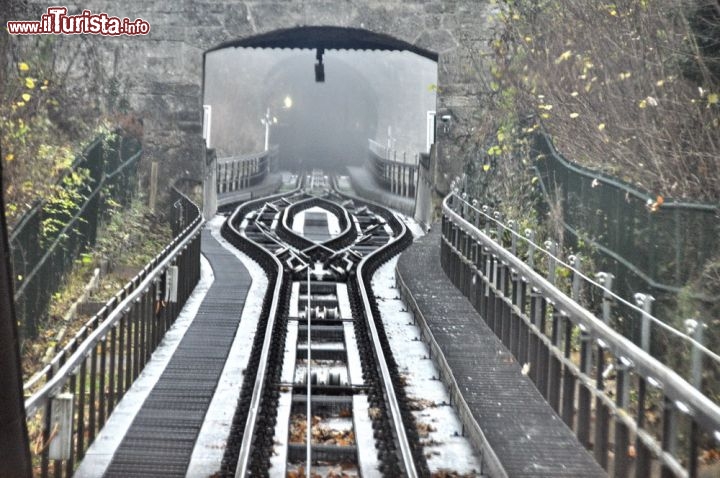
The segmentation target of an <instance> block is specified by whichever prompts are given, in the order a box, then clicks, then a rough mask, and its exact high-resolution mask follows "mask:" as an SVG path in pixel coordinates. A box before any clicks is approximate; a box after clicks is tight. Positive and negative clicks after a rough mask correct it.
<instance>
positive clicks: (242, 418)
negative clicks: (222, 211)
mask: <svg viewBox="0 0 720 478" xmlns="http://www.w3.org/2000/svg"><path fill="white" fill-rule="evenodd" d="M313 207H321V208H322V209H325V210H326V211H328V213H330V214H333V215H334V216H336V217H337V219H338V223H339V226H340V230H341V231H340V234H339V235H337V236H335V237H334V238H331V239H329V240H327V241H324V242H315V241H310V240H309V239H307V238H305V237H302V236H301V235H299V234H297V233H295V232H294V231H293V230H292V229H291V228H290V224H291V221H292V219H293V218H294V217H295V215H296V214H297V213H299V212H301V211H305V210H308V209H310V208H313ZM349 210H352V214H350V211H349ZM222 234H223V236H224V237H225V238H226V239H227V240H228V241H229V242H231V243H232V244H233V245H234V246H235V247H237V248H238V249H240V250H241V251H243V252H244V253H246V254H247V255H249V256H250V257H252V258H253V259H254V260H255V261H257V262H258V264H260V265H261V267H262V268H263V269H264V270H265V273H266V274H267V276H268V279H269V287H268V290H267V292H266V294H265V297H264V306H263V311H262V315H261V317H260V322H259V325H258V330H259V331H263V330H264V331H265V333H264V334H263V333H258V334H256V336H255V340H254V344H253V350H252V353H251V357H250V363H249V364H248V367H247V369H246V370H247V371H253V373H246V375H245V377H244V384H243V387H242V393H241V396H240V397H239V400H238V407H237V410H236V413H235V416H234V419H233V426H232V432H231V436H230V439H229V441H228V445H227V448H226V452H225V456H224V459H223V469H222V473H221V474H222V475H223V476H233V475H234V476H247V475H252V476H265V475H267V474H269V473H272V474H273V475H275V474H276V472H277V474H278V475H283V476H284V474H285V472H286V471H285V470H279V469H277V468H276V469H271V461H272V460H273V458H272V457H273V453H274V450H273V445H274V442H275V431H276V429H278V430H285V431H287V430H288V428H290V426H291V425H290V424H286V422H287V420H288V417H289V415H290V413H291V411H293V410H295V411H296V410H298V409H300V408H304V406H305V405H307V402H306V400H307V398H306V397H305V396H303V394H304V391H305V389H306V388H309V389H310V390H312V395H313V397H314V398H313V400H314V403H315V407H314V409H313V411H312V415H313V416H317V415H323V414H330V415H334V416H335V418H338V415H337V414H338V412H339V411H340V410H341V409H342V410H348V409H350V408H352V409H354V410H357V409H358V403H363V400H365V397H366V405H365V406H366V408H365V412H366V414H367V412H368V410H370V413H369V414H370V416H371V417H372V429H374V432H373V431H369V432H367V435H369V436H372V435H373V434H374V436H375V440H372V438H371V439H370V443H373V441H374V444H375V448H376V449H377V450H378V451H376V450H375V449H373V450H366V449H363V450H360V447H362V446H365V445H364V444H366V443H367V440H365V441H361V440H357V441H356V440H355V439H356V438H358V437H356V436H355V434H357V433H360V434H362V433H365V432H363V431H362V430H359V429H356V430H354V432H353V433H351V434H349V435H348V436H350V437H351V439H349V440H346V441H344V442H342V443H335V444H334V445H320V444H318V443H314V442H311V443H312V446H311V451H312V454H313V458H314V459H313V463H314V468H315V467H316V466H317V465H318V464H320V463H323V464H325V465H328V466H337V465H343V466H349V467H350V469H353V468H355V469H357V470H360V468H361V467H362V466H363V463H361V457H362V460H365V459H366V457H369V456H371V455H372V456H375V455H376V453H377V454H378V457H377V459H376V461H379V471H380V472H381V473H382V474H384V475H385V476H427V475H429V472H428V469H427V464H426V462H425V458H424V455H423V451H422V447H421V446H420V444H419V437H418V435H417V431H416V428H415V423H414V418H413V416H412V414H411V412H410V410H409V409H408V408H407V406H406V397H405V395H404V391H403V387H402V383H401V381H400V376H399V374H398V371H397V366H396V364H395V362H394V360H393V358H392V354H391V352H390V347H389V343H388V340H387V337H386V336H385V332H384V328H383V326H382V322H381V321H380V320H379V313H378V308H377V304H376V302H375V299H374V297H373V295H372V292H371V290H370V278H371V277H372V274H373V273H374V272H375V270H376V269H377V268H378V267H379V266H380V265H381V264H382V263H384V262H385V261H386V260H388V259H389V258H390V257H392V256H394V255H395V254H398V253H399V252H400V251H401V250H402V249H404V248H405V247H407V246H408V245H409V244H410V243H411V242H412V235H411V233H410V232H409V231H408V230H407V228H406V227H405V225H404V224H403V223H402V222H401V221H399V220H398V219H397V218H396V217H395V216H394V215H393V214H392V213H391V212H390V211H389V210H387V209H384V208H382V207H379V206H377V205H373V204H365V203H361V202H359V201H357V200H355V201H345V202H344V203H343V206H340V205H338V204H336V203H335V202H332V201H330V200H328V199H324V198H319V197H308V196H306V195H304V194H300V193H298V191H297V190H296V191H293V192H290V193H287V194H284V195H276V196H272V197H270V198H265V199H261V200H256V201H251V202H248V203H245V204H243V205H242V206H240V207H238V208H237V209H236V210H235V211H234V212H233V213H232V215H231V216H230V217H229V219H228V220H227V221H226V223H225V225H224V226H223V229H222ZM309 276H310V277H309ZM345 291H346V292H345ZM343 297H346V298H345V299H343ZM343 302H344V307H343ZM296 304H297V305H296ZM301 304H309V305H310V307H309V308H308V307H307V305H301ZM341 309H345V310H347V312H346V313H345V314H343V313H342V310H341ZM346 315H349V316H346ZM313 322H314V323H313ZM318 322H321V325H320V326H317V325H316V324H317V323H318ZM310 323H313V325H312V326H313V329H312V330H314V331H315V332H311V331H310V330H309V327H308V325H309V324H310ZM343 333H344V334H345V339H346V340H345V341H344V344H345V345H344V346H341V345H340V342H342V337H343V335H340V334H343ZM353 333H354V334H353ZM308 335H312V336H313V342H312V343H311V345H310V350H311V351H312V353H313V356H314V357H315V358H316V360H313V361H311V362H310V363H309V364H308V363H307V362H303V360H302V359H300V356H301V353H300V351H301V350H302V351H303V352H308V350H307V347H305V348H304V350H303V349H302V347H298V345H297V343H295V342H293V341H296V342H297V341H298V339H306V338H307V336H308ZM353 335H354V341H353V340H348V339H347V338H348V336H353ZM338 337H340V340H338ZM286 341H287V342H288V344H286ZM354 342H356V343H357V349H356V350H352V349H353V348H354V345H353V343H354ZM286 350H290V351H291V353H290V354H288V353H287V352H286ZM288 357H289V358H288ZM293 357H294V358H295V360H294V361H295V365H294V367H292V366H291V365H292V363H291V362H292V360H293ZM353 357H359V362H360V366H361V368H360V367H357V368H356V369H355V370H361V377H358V376H357V375H358V373H353V367H352V366H351V364H350V362H352V361H353ZM343 360H344V363H343ZM284 361H286V363H283V362H284ZM333 364H335V366H334V367H333V366H332V365H333ZM308 365H309V367H308ZM308 368H310V369H311V370H310V373H308V370H307V369H308ZM313 369H314V370H313ZM343 370H344V372H343ZM308 376H309V377H310V381H311V386H310V387H307V382H306V381H307V378H308ZM288 377H290V378H289V381H288ZM358 397H363V398H362V399H358ZM350 404H352V407H350ZM300 405H302V407H300ZM368 406H369V407H370V408H369V409H368V408H367V407H368ZM344 407H347V408H344ZM347 413H348V412H347V411H343V412H342V413H341V414H340V415H341V416H340V418H343V417H342V415H345V418H347V416H346V414H347ZM296 417H297V414H296ZM306 418H307V417H305V419H306ZM354 418H355V420H354V423H355V425H356V428H359V427H358V423H359V422H361V420H360V417H354ZM311 421H312V420H311ZM349 421H352V420H349ZM368 421H369V420H368ZM313 425H314V423H313ZM313 425H311V429H312V430H313V431H315V427H313ZM368 430H369V428H368ZM281 434H282V432H281ZM306 446H307V443H306V440H305V441H301V442H300V443H297V442H296V443H295V444H294V445H293V444H290V445H288V446H287V447H286V448H284V452H283V453H284V456H285V457H286V458H285V460H284V463H282V465H281V466H286V467H288V468H286V469H287V470H290V469H291V468H292V467H295V470H296V471H304V469H303V470H299V467H300V466H302V465H304V464H305V453H304V451H305V448H306ZM276 461H277V460H275V462H276ZM370 461H371V462H372V463H374V461H373V460H372V459H371V460H370ZM365 465H366V466H367V463H365ZM274 466H277V465H274ZM316 470H317V468H316Z"/></svg>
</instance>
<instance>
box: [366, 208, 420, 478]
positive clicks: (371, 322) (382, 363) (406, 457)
mask: <svg viewBox="0 0 720 478" xmlns="http://www.w3.org/2000/svg"><path fill="white" fill-rule="evenodd" d="M384 209H387V208H384ZM398 224H400V227H401V233H400V234H398V235H396V236H395V237H393V239H392V240H390V241H388V243H387V244H385V245H384V246H383V247H380V248H378V249H376V250H375V251H373V252H371V253H370V254H368V255H367V256H365V257H363V259H362V260H361V261H360V263H359V264H358V268H357V274H356V277H357V282H358V289H359V293H360V295H361V297H362V303H363V308H364V309H365V317H366V321H367V325H368V328H369V330H370V335H371V337H372V343H373V349H374V352H375V356H376V359H377V363H378V365H379V369H380V373H381V379H382V382H383V386H384V387H385V394H386V397H385V398H386V400H387V404H388V409H389V412H390V415H391V418H392V422H393V427H394V429H395V435H396V438H397V441H398V445H399V451H400V455H401V458H402V462H403V466H404V468H405V474H406V476H407V477H408V478H415V477H417V476H418V472H417V469H416V467H415V460H414V458H413V453H412V448H411V446H410V442H409V440H408V438H407V434H406V432H405V424H404V423H403V419H402V413H401V411H400V404H399V402H398V400H397V397H396V395H395V387H394V386H393V383H392V377H391V375H390V370H389V369H388V366H387V361H386V360H385V354H384V352H383V350H382V346H381V344H380V335H379V334H378V330H377V327H376V325H375V317H374V316H373V312H372V307H371V306H370V299H369V298H368V292H367V289H366V286H365V281H364V280H363V268H364V266H365V265H366V264H367V263H368V261H369V260H371V259H374V258H375V256H376V255H377V254H379V253H381V252H382V251H383V250H384V249H386V248H388V247H390V246H391V245H392V244H394V243H396V242H398V241H399V240H400V239H401V238H402V237H403V236H404V235H405V234H406V233H407V227H406V226H405V223H404V222H403V221H400V220H398Z"/></svg>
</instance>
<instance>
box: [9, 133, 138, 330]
mask: <svg viewBox="0 0 720 478" xmlns="http://www.w3.org/2000/svg"><path fill="white" fill-rule="evenodd" d="M141 154H142V147H141V145H140V143H139V141H137V140H136V139H134V138H125V137H123V136H120V135H118V134H111V135H108V136H104V137H101V138H98V139H96V140H95V141H94V142H93V143H91V144H90V145H89V146H88V147H87V148H86V149H85V151H83V152H82V153H81V154H80V155H78V157H77V159H76V160H75V161H74V163H73V165H72V167H71V168H70V169H69V170H68V172H67V173H66V174H65V175H64V176H62V177H61V178H60V179H59V180H58V183H57V187H56V192H55V193H54V194H53V195H52V196H51V197H48V198H43V199H42V200H40V201H38V203H37V204H35V206H34V207H33V208H32V209H31V210H30V211H28V212H27V213H26V214H25V215H24V216H23V217H22V218H21V220H20V221H19V222H18V225H17V226H16V227H15V229H14V230H13V231H12V233H11V235H10V248H11V261H12V266H13V272H14V275H15V277H14V285H15V288H14V289H15V296H14V299H15V307H16V313H17V319H18V321H19V323H20V329H21V331H22V332H21V333H22V336H23V337H33V336H35V335H36V334H37V331H38V326H39V325H40V324H41V322H42V320H43V319H44V317H45V316H46V315H47V309H48V305H49V303H50V299H51V298H52V295H53V294H54V293H55V292H56V291H57V290H58V288H59V287H60V284H61V282H62V280H63V278H64V277H65V275H66V274H67V273H68V272H69V271H70V270H71V269H72V266H73V262H74V261H75V260H76V259H77V258H78V256H79V255H80V254H81V253H82V252H83V251H84V250H86V249H87V248H88V247H89V246H92V245H93V244H94V243H95V239H96V235H97V230H98V226H99V225H100V221H101V219H102V217H103V215H104V214H105V213H106V212H107V211H108V209H109V207H111V205H114V204H120V205H122V206H125V205H127V204H129V202H130V199H131V197H132V195H133V192H134V191H135V189H136V188H135V184H136V183H137V181H136V180H135V177H136V172H137V164H138V160H139V159H140V156H141Z"/></svg>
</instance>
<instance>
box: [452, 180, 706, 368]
mask: <svg viewBox="0 0 720 478" xmlns="http://www.w3.org/2000/svg"><path fill="white" fill-rule="evenodd" d="M451 195H452V196H454V198H456V199H457V200H458V201H460V202H462V203H464V205H465V206H466V207H468V208H470V209H472V210H473V211H475V212H476V213H478V214H480V215H482V216H483V217H484V218H485V219H487V220H488V221H490V222H493V223H494V224H496V225H497V226H498V227H501V228H502V229H503V230H505V231H508V232H510V234H511V235H513V236H515V237H517V238H518V239H521V240H523V241H524V242H526V243H527V244H529V245H530V246H532V248H533V250H535V251H537V252H542V253H543V254H545V255H546V256H547V257H549V258H551V259H552V260H553V261H555V262H556V263H557V264H559V265H561V266H563V267H565V268H566V269H568V270H570V271H572V273H573V274H576V275H577V276H578V277H580V278H582V279H583V280H584V281H585V282H587V283H588V284H590V285H592V286H593V287H596V288H598V289H600V290H602V292H603V294H605V295H606V296H609V297H612V298H613V299H614V300H616V301H617V302H619V303H621V304H623V305H625V306H627V307H629V308H630V309H632V310H633V311H635V312H637V313H638V314H642V315H645V316H646V317H647V318H648V319H649V320H650V321H651V322H653V323H654V324H656V325H657V326H659V327H661V328H663V329H665V330H666V331H668V332H670V333H671V334H673V335H675V336H676V337H679V338H680V339H682V340H684V341H686V342H688V343H689V344H690V345H692V346H693V347H694V348H696V349H697V350H699V351H701V352H702V353H704V354H705V355H706V356H707V357H708V358H710V359H712V360H713V361H714V362H716V363H718V364H720V355H718V354H717V353H715V352H713V351H712V350H710V349H708V348H707V347H706V346H705V345H703V344H701V343H700V342H698V341H697V340H695V339H694V338H693V337H691V336H690V335H688V334H686V333H684V332H682V331H680V330H678V329H676V328H674V327H672V326H671V325H668V324H666V323H665V322H663V321H662V320H660V319H658V318H657V317H655V316H654V315H652V314H649V313H648V312H647V311H645V310H643V309H641V308H640V307H638V306H637V305H635V304H633V303H631V302H628V301H627V300H626V299H624V298H623V297H621V296H619V295H618V294H616V293H615V292H613V291H612V290H611V289H608V288H607V287H605V286H604V285H602V284H600V283H599V282H598V281H596V280H594V279H592V278H591V277H588V276H587V275H586V274H584V273H583V272H582V271H579V270H578V269H577V268H576V267H574V266H573V265H572V264H568V263H567V262H565V261H563V260H562V259H561V258H560V257H558V256H557V255H555V254H553V253H552V252H550V251H548V250H547V249H545V248H544V247H543V246H541V245H540V244H537V243H535V242H534V241H532V240H530V239H529V238H528V237H526V236H525V235H523V234H520V233H519V232H517V231H516V230H514V229H513V228H511V227H508V226H507V225H506V224H504V223H502V222H501V221H499V220H497V219H496V218H494V217H492V216H490V215H489V214H487V213H486V212H484V211H483V210H481V209H478V208H477V207H475V206H474V205H472V204H471V203H469V202H468V201H467V200H466V199H464V198H462V197H461V196H458V195H457V194H451Z"/></svg>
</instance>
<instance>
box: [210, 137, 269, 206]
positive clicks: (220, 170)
mask: <svg viewBox="0 0 720 478" xmlns="http://www.w3.org/2000/svg"><path fill="white" fill-rule="evenodd" d="M277 154H278V148H277V146H273V147H271V148H270V149H268V150H267V151H263V152H261V153H253V154H249V155H246V156H233V157H228V158H217V176H216V177H217V192H218V194H223V193H230V192H234V191H239V190H241V189H247V188H250V187H253V186H257V185H258V184H260V183H261V182H262V181H263V180H264V179H265V178H266V177H267V175H268V174H269V173H270V170H271V167H272V165H273V162H274V161H275V160H276V158H277Z"/></svg>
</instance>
